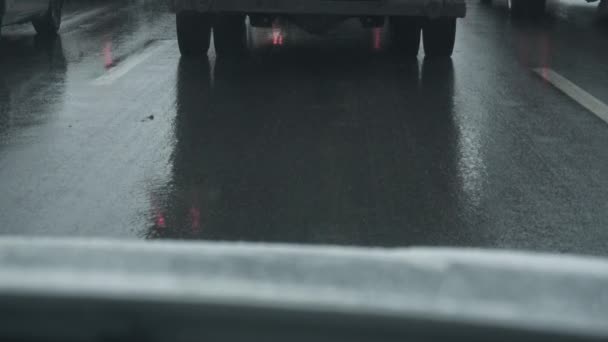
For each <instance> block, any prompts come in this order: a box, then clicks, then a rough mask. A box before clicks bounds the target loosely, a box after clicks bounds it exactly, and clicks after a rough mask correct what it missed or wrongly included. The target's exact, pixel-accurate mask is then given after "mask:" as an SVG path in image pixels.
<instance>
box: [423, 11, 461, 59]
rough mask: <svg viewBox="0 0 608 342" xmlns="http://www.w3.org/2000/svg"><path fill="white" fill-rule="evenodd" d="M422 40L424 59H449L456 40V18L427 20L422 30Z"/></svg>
mask: <svg viewBox="0 0 608 342" xmlns="http://www.w3.org/2000/svg"><path fill="white" fill-rule="evenodd" d="M422 40H423V43H424V54H425V56H426V57H430V58H441V57H451V56H452V52H453V51H454V42H455V40H456V18H447V17H443V18H437V19H429V20H427V22H426V23H425V24H424V26H423V28H422Z"/></svg>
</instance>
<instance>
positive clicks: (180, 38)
mask: <svg viewBox="0 0 608 342" xmlns="http://www.w3.org/2000/svg"><path fill="white" fill-rule="evenodd" d="M210 39H211V17H210V15H209V14H202V13H198V12H195V11H181V12H179V13H178V14H177V43H178V45H179V51H180V53H181V54H182V56H184V57H201V56H204V55H206V54H207V50H209V41H210Z"/></svg>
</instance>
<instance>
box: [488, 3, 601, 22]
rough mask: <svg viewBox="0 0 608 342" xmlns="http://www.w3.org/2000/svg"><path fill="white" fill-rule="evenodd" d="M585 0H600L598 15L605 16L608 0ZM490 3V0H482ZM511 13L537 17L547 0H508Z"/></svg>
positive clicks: (541, 12)
mask: <svg viewBox="0 0 608 342" xmlns="http://www.w3.org/2000/svg"><path fill="white" fill-rule="evenodd" d="M586 1H587V2H596V1H600V4H599V9H598V15H599V16H601V17H606V16H607V15H608V0H586ZM482 2H485V3H491V2H492V0H482ZM508 4H509V9H510V10H511V14H512V15H513V16H515V17H531V18H534V17H539V16H541V15H542V14H543V13H545V7H546V6H547V0H508Z"/></svg>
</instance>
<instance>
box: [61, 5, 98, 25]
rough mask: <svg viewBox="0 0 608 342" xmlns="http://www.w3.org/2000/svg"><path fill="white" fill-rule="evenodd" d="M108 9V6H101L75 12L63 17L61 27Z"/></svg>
mask: <svg viewBox="0 0 608 342" xmlns="http://www.w3.org/2000/svg"><path fill="white" fill-rule="evenodd" d="M109 10H110V6H106V7H102V8H96V9H93V10H90V11H88V12H84V13H77V14H74V15H73V16H71V17H69V18H67V19H64V20H63V21H62V23H61V25H62V26H63V27H66V26H70V25H72V24H74V23H77V22H79V21H85V20H87V19H90V18H93V17H96V16H99V15H100V14H102V13H104V12H107V11H109Z"/></svg>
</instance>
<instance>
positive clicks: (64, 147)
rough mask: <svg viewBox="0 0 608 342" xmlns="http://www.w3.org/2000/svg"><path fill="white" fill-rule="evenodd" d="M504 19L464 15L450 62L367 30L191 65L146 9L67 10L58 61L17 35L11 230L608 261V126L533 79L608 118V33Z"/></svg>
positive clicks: (9, 107)
mask: <svg viewBox="0 0 608 342" xmlns="http://www.w3.org/2000/svg"><path fill="white" fill-rule="evenodd" d="M495 2H498V3H497V4H495V5H491V6H487V5H482V4H480V3H479V2H478V1H470V2H469V12H468V16H467V18H466V19H464V20H461V21H460V23H459V28H458V36H457V44H456V51H455V53H454V56H453V58H452V60H451V61H426V60H424V59H423V58H422V56H420V57H419V59H418V60H414V61H412V60H410V61H408V60H403V59H399V58H396V57H394V56H392V55H391V54H390V53H388V52H387V51H386V47H387V40H388V38H387V37H386V35H385V33H384V31H383V30H381V29H377V30H365V29H362V28H360V27H359V26H358V23H357V22H356V21H350V22H347V23H345V24H344V25H343V26H341V27H340V28H339V29H337V30H336V31H334V32H332V33H331V34H329V35H328V36H325V37H314V36H310V35H308V34H305V33H303V32H302V31H300V30H298V29H297V28H295V27H291V26H289V25H281V26H280V27H278V28H275V29H250V31H249V36H248V40H249V45H250V52H251V57H250V58H249V59H246V60H241V61H237V62H231V61H222V60H216V59H215V56H214V53H213V51H211V52H210V58H209V62H201V61H183V60H181V61H180V57H179V53H178V50H177V42H176V40H175V28H174V15H172V14H170V13H168V12H167V10H166V8H165V6H163V5H162V4H158V3H156V2H150V1H149V2H146V3H143V2H131V3H129V4H125V2H122V1H120V2H118V1H117V2H114V3H111V2H99V3H97V4H95V3H92V4H86V5H84V4H80V5H70V6H69V7H68V8H67V9H66V13H65V17H64V24H63V27H62V30H61V37H60V39H59V40H57V41H56V42H51V43H49V42H45V41H42V40H40V39H37V38H35V37H34V36H33V30H32V29H31V28H30V27H29V25H22V26H15V27H10V28H6V29H4V30H3V31H4V37H3V39H2V41H1V42H0V50H1V52H2V53H1V54H0V75H1V78H0V189H1V191H0V192H1V194H2V195H1V196H0V233H2V234H5V235H43V236H86V237H119V238H180V239H181V238H184V239H213V240H247V241H272V242H278V241H280V242H304V243H329V244H348V245H351V244H354V245H369V246H411V245H424V246H475V247H492V248H494V247H497V248H516V249H527V250H539V251H553V252H573V253H582V254H596V255H608V149H607V148H606V146H608V124H606V123H604V122H603V121H601V120H600V119H599V118H598V117H596V116H595V115H593V114H592V113H591V112H590V111H588V110H587V109H585V108H584V107H583V106H581V105H580V104H579V103H577V102H575V101H574V100H572V99H571V98H569V97H568V96H566V95H565V94H564V93H562V92H560V91H559V90H557V89H556V88H554V87H553V86H552V85H550V84H549V83H547V82H545V81H544V80H543V79H542V78H541V77H539V76H538V75H537V74H535V73H533V72H532V69H534V68H538V67H547V68H551V69H552V70H554V71H556V72H558V73H559V74H561V75H562V76H564V77H566V78H567V79H569V80H570V81H572V82H573V83H575V84H577V85H578V86H579V87H580V88H582V89H584V90H585V91H587V92H589V93H590V94H592V95H593V96H595V97H596V98H597V99H599V100H600V101H603V102H604V103H608V82H606V80H608V45H607V44H606V41H607V39H608V27H607V26H606V25H601V24H598V23H597V22H595V21H594V9H595V7H594V6H593V5H589V4H586V3H585V2H583V1H578V0H568V1H565V0H561V1H550V9H549V12H550V14H549V15H548V16H547V17H546V18H545V19H544V20H543V21H542V22H538V23H530V22H521V21H513V20H511V19H510V18H509V16H508V14H507V11H506V9H505V7H504V4H502V3H500V2H499V1H495ZM159 3H164V1H159Z"/></svg>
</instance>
